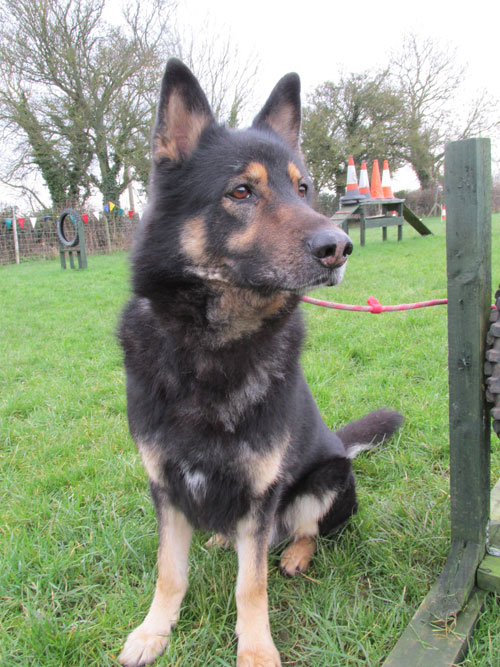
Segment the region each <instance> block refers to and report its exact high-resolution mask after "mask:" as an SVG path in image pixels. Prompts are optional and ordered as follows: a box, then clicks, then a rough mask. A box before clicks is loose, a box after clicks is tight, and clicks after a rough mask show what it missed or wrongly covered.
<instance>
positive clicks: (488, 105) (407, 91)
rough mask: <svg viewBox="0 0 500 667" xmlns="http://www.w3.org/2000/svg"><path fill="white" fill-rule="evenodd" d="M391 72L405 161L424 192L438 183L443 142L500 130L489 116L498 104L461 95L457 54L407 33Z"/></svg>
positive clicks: (482, 96) (461, 76) (487, 98)
mask: <svg viewBox="0 0 500 667" xmlns="http://www.w3.org/2000/svg"><path fill="white" fill-rule="evenodd" d="M389 71H390V72H391V79H392V84H393V86H394V87H395V88H397V89H399V94H400V96H401V99H402V101H403V114H402V119H401V120H402V124H403V127H404V129H405V132H406V136H407V139H406V144H407V153H406V156H405V157H406V159H407V161H408V162H409V163H410V164H411V165H412V166H413V168H414V170H415V172H416V174H417V176H418V179H419V181H420V185H421V187H422V188H426V187H428V186H429V185H430V184H431V183H434V182H437V180H438V178H439V174H440V170H441V167H442V164H443V158H444V146H445V143H446V142H448V141H451V140H457V139H465V138H468V137H471V136H478V135H481V134H483V135H484V134H486V133H488V132H491V131H495V130H498V127H500V122H499V121H498V118H497V114H494V115H493V112H494V111H495V109H496V108H498V103H497V102H496V101H495V100H492V98H491V96H490V95H487V94H486V93H485V92H483V93H481V94H479V96H477V97H476V98H475V99H469V96H466V95H464V94H463V91H462V86H463V81H464V78H465V72H466V68H465V67H464V66H461V65H460V64H459V59H458V57H457V52H456V50H453V49H451V48H443V47H442V46H441V45H439V44H437V43H436V42H435V41H434V40H433V39H432V38H422V37H419V36H417V35H416V34H413V33H410V34H407V35H405V36H404V38H403V46H402V47H401V49H399V50H398V51H397V52H396V53H393V55H392V59H391V63H390V66H389Z"/></svg>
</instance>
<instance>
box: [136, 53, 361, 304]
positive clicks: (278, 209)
mask: <svg viewBox="0 0 500 667" xmlns="http://www.w3.org/2000/svg"><path fill="white" fill-rule="evenodd" d="M300 115H301V113H300V80H299V77H298V76H297V75H296V74H288V75H287V76H285V77H283V78H282V79H281V80H280V81H279V82H278V84H277V85H276V87H275V88H274V90H273V91H272V93H271V95H270V97H269V99H268V100H267V102H266V103H265V105H264V107H263V108H262V110H261V111H260V113H259V114H258V115H257V117H256V118H255V120H254V122H253V124H252V126H251V128H249V129H247V130H243V131H242V130H233V129H229V128H226V127H222V126H220V125H218V124H217V123H216V121H215V119H214V116H213V114H212V111H211V109H210V105H209V103H208V101H207V98H206V96H205V94H204V93H203V91H202V89H201V87H200V85H199V83H198V81H197V80H196V78H195V77H194V76H193V74H192V73H191V72H190V70H189V69H188V68H187V67H185V65H183V64H182V63H181V62H179V61H178V60H175V59H173V60H170V61H169V62H168V65H167V68H166V71H165V75H164V78H163V82H162V88H161V94H160V100H159V106H158V112H157V119H156V125H155V128H154V132H153V170H152V180H151V186H152V187H151V193H150V205H149V208H148V211H147V213H146V215H145V225H144V233H143V243H142V244H140V245H139V249H138V253H139V254H142V259H143V261H142V265H143V266H144V264H145V262H144V260H146V263H147V264H148V265H149V266H150V267H154V269H153V268H152V271H153V270H154V272H155V277H156V280H157V281H161V280H164V281H170V282H172V281H177V282H189V281H191V280H195V281H196V280H197V281H199V280H202V281H214V282H219V283H229V284H231V285H234V286H237V287H245V288H250V289H254V290H257V291H259V292H261V293H275V292H278V291H291V292H303V291H306V290H307V289H308V288H311V287H316V286H320V285H335V284H337V283H339V282H340V281H341V280H342V277H343V274H344V269H345V264H346V261H347V257H348V255H349V254H350V253H351V252H352V243H351V240H350V239H349V237H348V236H347V235H346V234H345V233H344V232H343V231H342V230H341V229H340V228H338V227H336V226H335V225H334V224H333V223H332V222H331V221H330V220H329V219H328V218H327V217H325V216H323V215H320V214H319V213H317V212H316V211H314V209H313V208H312V197H313V188H312V182H311V180H310V178H309V176H308V174H307V170H306V168H305V166H304V163H303V160H302V157H301V153H300V147H299V131H300ZM146 245H147V249H145V248H146ZM146 254H147V257H146ZM149 279H151V275H150V276H149Z"/></svg>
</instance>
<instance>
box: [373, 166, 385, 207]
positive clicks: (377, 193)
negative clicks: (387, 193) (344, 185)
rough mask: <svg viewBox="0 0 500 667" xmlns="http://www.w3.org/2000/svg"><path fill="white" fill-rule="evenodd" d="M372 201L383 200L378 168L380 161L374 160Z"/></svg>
mask: <svg viewBox="0 0 500 667" xmlns="http://www.w3.org/2000/svg"><path fill="white" fill-rule="evenodd" d="M370 194H371V196H372V199H383V198H384V193H383V192H382V183H381V181H380V169H379V167H378V160H373V167H372V187H371V189H370Z"/></svg>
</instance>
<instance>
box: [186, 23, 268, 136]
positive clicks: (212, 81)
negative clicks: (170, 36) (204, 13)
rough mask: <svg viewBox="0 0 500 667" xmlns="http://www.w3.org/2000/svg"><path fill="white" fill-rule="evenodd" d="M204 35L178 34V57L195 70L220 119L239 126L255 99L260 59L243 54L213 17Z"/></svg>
mask: <svg viewBox="0 0 500 667" xmlns="http://www.w3.org/2000/svg"><path fill="white" fill-rule="evenodd" d="M204 23H205V27H206V30H205V32H204V36H203V37H202V38H200V36H199V35H197V36H196V37H195V36H194V35H193V33H192V32H189V31H179V32H178V33H177V40H176V42H177V44H176V53H177V56H178V57H179V58H180V59H181V60H182V61H183V62H184V63H185V64H186V65H187V66H188V67H189V68H190V69H192V70H193V72H194V73H195V75H196V77H197V78H198V79H199V81H200V83H201V86H202V88H203V89H204V90H205V91H206V93H207V96H208V101H209V102H210V105H211V107H212V110H213V112H214V115H215V117H216V119H217V120H218V121H219V122H223V123H226V124H227V125H229V126H230V127H237V126H238V124H239V122H240V121H241V116H242V114H243V113H244V111H245V110H246V109H247V106H248V104H249V103H250V101H251V99H252V94H253V88H254V82H255V78H256V75H257V72H258V69H259V62H258V60H257V59H256V58H255V56H247V57H245V56H243V55H242V53H241V52H240V50H239V48H238V46H237V45H236V44H235V43H234V41H233V40H232V39H231V37H230V36H228V35H224V34H223V30H224V29H223V28H220V27H219V28H215V27H214V26H213V24H211V22H210V19H209V17H207V19H206V20H205V22H204Z"/></svg>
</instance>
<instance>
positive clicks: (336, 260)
mask: <svg viewBox="0 0 500 667" xmlns="http://www.w3.org/2000/svg"><path fill="white" fill-rule="evenodd" d="M307 245H308V247H309V249H310V251H311V254H312V255H313V257H315V258H316V259H317V260H319V261H320V262H321V264H323V265H324V266H326V267H328V268H335V267H336V266H341V265H342V264H344V262H345V261H346V259H347V256H348V255H350V254H351V253H352V241H351V239H350V238H349V237H348V236H347V234H346V233H345V232H343V231H342V230H341V229H338V228H336V229H324V230H322V231H320V232H316V233H315V234H314V235H313V236H312V237H311V238H310V239H309V241H308V242H307Z"/></svg>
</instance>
